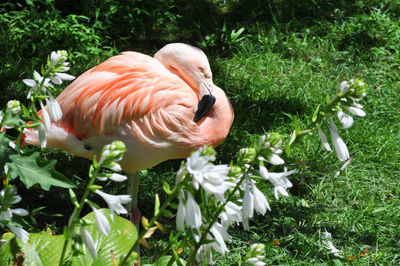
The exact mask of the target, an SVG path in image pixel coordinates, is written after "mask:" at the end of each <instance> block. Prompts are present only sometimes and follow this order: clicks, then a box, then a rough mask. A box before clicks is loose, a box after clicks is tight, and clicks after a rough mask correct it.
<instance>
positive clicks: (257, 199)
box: [253, 184, 271, 215]
mask: <svg viewBox="0 0 400 266" xmlns="http://www.w3.org/2000/svg"><path fill="white" fill-rule="evenodd" d="M253 194H254V209H255V210H256V211H257V212H258V213H259V214H262V215H264V214H265V213H266V211H267V209H268V210H271V208H270V207H269V204H268V201H267V199H266V198H265V196H264V194H263V193H262V192H261V191H260V190H259V189H258V188H257V187H256V186H255V185H254V184H253Z"/></svg>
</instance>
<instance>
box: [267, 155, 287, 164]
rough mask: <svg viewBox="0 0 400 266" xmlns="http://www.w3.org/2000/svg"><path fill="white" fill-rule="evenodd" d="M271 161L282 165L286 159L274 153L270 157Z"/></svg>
mask: <svg viewBox="0 0 400 266" xmlns="http://www.w3.org/2000/svg"><path fill="white" fill-rule="evenodd" d="M269 162H270V163H271V164H273V165H282V164H284V163H285V161H284V160H283V159H282V158H281V157H279V156H278V155H276V154H272V156H271V157H269Z"/></svg>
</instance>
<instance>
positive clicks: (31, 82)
mask: <svg viewBox="0 0 400 266" xmlns="http://www.w3.org/2000/svg"><path fill="white" fill-rule="evenodd" d="M33 76H34V79H24V80H22V81H23V82H24V83H25V84H26V85H28V86H29V87H31V88H30V90H29V92H28V97H27V98H28V99H29V98H30V97H31V95H32V92H33V93H36V91H37V89H38V87H39V84H41V83H42V82H43V87H42V89H43V91H46V87H53V85H52V84H51V83H50V79H49V78H46V79H44V77H42V76H41V75H40V74H39V73H38V72H37V71H36V70H35V71H34V72H33ZM43 79H44V80H43Z"/></svg>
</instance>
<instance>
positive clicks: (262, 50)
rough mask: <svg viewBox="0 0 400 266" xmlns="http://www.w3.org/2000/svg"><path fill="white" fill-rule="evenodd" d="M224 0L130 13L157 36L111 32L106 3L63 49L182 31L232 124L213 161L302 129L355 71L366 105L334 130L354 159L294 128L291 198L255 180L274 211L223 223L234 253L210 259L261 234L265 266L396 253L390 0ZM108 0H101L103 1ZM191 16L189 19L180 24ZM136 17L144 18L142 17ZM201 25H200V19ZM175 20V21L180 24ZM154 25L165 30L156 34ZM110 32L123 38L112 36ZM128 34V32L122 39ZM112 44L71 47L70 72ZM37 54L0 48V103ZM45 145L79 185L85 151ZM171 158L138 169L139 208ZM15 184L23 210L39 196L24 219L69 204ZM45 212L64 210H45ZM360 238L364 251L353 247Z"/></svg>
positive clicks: (396, 121)
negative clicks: (78, 153) (205, 63)
mask: <svg viewBox="0 0 400 266" xmlns="http://www.w3.org/2000/svg"><path fill="white" fill-rule="evenodd" d="M170 2H171V3H172V2H174V1H170ZM223 2H224V1H205V2H204V1H197V2H196V1H190V4H191V7H196V5H199V6H202V8H200V9H198V12H199V13H201V14H206V13H204V12H206V11H207V9H206V8H205V7H204V5H206V7H209V9H211V11H210V12H211V14H214V15H216V16H215V21H212V20H210V19H209V18H207V15H206V16H197V15H194V14H195V12H194V11H193V10H192V9H190V10H189V11H187V12H188V15H187V16H183V17H181V18H180V17H179V16H177V17H175V18H168V19H167V18H166V17H168V16H167V15H168V14H167V15H165V16H166V17H163V16H161V18H164V21H161V22H160V21H156V22H155V21H153V22H152V23H153V24H155V25H158V24H157V23H159V24H160V25H161V26H163V25H164V24H165V25H169V26H168V27H169V28H168V27H166V28H157V29H156V30H155V29H152V30H150V29H147V28H146V27H143V29H142V28H141V27H140V26H141V25H139V24H137V28H138V29H142V30H143V31H144V32H141V33H140V34H141V36H142V35H146V33H147V32H146V31H151V32H150V33H149V36H153V37H154V38H155V40H154V42H151V41H149V40H143V39H141V38H142V37H143V36H142V37H140V36H139V37H137V38H136V39H135V37H132V36H130V37H129V38H128V37H127V36H126V35H124V34H127V33H129V30H128V29H127V28H124V26H121V28H119V29H115V30H113V31H111V30H110V29H111V26H112V25H114V26H115V24H113V23H116V22H115V20H116V19H118V18H116V17H115V16H114V15H112V13H107V14H106V16H105V17H106V18H107V20H105V21H100V19H99V20H98V21H97V22H98V24H96V25H97V26H98V29H102V30H101V31H100V30H99V31H89V32H88V37H87V39H84V40H83V41H82V40H80V41H76V40H75V41H74V40H73V38H72V37H68V36H75V35H73V34H72V35H68V34H67V37H65V38H71V40H70V42H69V44H70V46H69V47H68V48H69V49H70V50H72V51H73V50H74V49H75V48H76V49H77V51H79V52H80V53H82V54H83V53H91V51H93V50H90V49H89V48H87V49H86V48H85V49H84V48H82V47H78V46H79V45H81V46H82V45H92V46H93V47H97V48H99V47H101V45H102V44H104V45H106V46H107V47H114V46H116V49H118V50H125V49H132V50H133V49H135V50H139V51H154V49H155V47H158V48H159V47H160V46H161V45H159V44H160V43H165V42H169V41H189V42H190V43H192V44H195V45H198V46H201V47H202V48H203V49H205V51H206V53H207V54H208V55H209V58H210V63H211V67H212V70H213V75H214V82H215V84H217V85H218V86H219V87H221V88H224V89H225V91H226V93H227V95H228V97H229V98H230V99H231V102H232V105H233V108H234V110H235V121H234V124H233V127H232V130H231V132H230V134H229V136H228V138H227V139H226V140H225V142H224V143H223V144H222V145H221V146H220V147H218V149H217V152H218V161H220V162H222V163H229V162H230V161H231V160H232V159H233V158H234V157H235V154H236V152H237V151H238V149H239V148H240V147H244V146H246V145H251V143H252V142H254V141H256V140H257V138H258V136H259V135H260V134H264V133H266V132H272V131H277V132H280V133H281V134H283V135H284V136H285V139H286V141H288V138H289V136H290V133H291V132H292V131H293V129H294V123H295V121H296V122H297V123H299V125H301V126H302V127H304V128H306V126H307V124H309V123H310V115H311V114H312V112H313V110H314V108H315V107H316V105H317V104H319V103H321V102H324V101H325V97H326V95H327V94H328V95H330V96H333V95H334V93H335V91H336V88H337V86H338V84H339V83H340V82H341V81H342V80H348V79H351V78H360V79H363V80H364V81H365V82H366V83H367V84H368V92H367V96H366V98H365V100H364V101H363V102H362V104H363V105H364V109H365V111H366V113H367V116H366V117H365V118H355V123H354V125H353V126H352V127H351V128H350V129H348V130H347V131H346V130H340V131H339V134H340V135H341V136H342V138H343V139H344V141H345V142H346V143H347V145H348V147H349V150H350V153H354V154H355V155H354V159H353V161H352V162H351V164H350V165H349V166H348V167H347V168H345V169H344V170H343V171H341V172H340V174H339V175H337V174H336V173H337V171H338V170H339V169H340V167H341V166H342V163H340V162H339V161H338V160H337V158H336V156H335V154H334V153H327V152H323V151H322V150H321V147H320V143H319V139H318V136H316V135H314V136H309V137H305V138H303V139H302V141H301V142H299V143H298V144H297V146H296V147H295V148H294V149H293V151H292V154H291V155H290V157H285V161H286V162H288V163H289V164H290V165H291V167H293V168H297V169H298V170H297V173H296V174H294V175H292V176H291V180H292V182H293V185H294V186H293V188H291V189H290V190H289V191H290V194H291V197H288V198H281V199H280V200H279V201H276V200H275V198H274V197H273V194H272V191H271V189H270V186H269V185H268V184H265V185H261V187H263V190H264V192H265V193H266V194H267V195H268V199H269V203H270V205H271V208H272V211H271V212H268V213H267V214H266V216H265V217H261V216H257V217H256V218H255V219H254V220H253V221H252V222H251V227H250V230H249V231H248V232H245V231H243V229H242V228H241V227H233V228H231V230H230V233H231V235H232V236H233V241H232V242H231V243H229V244H228V248H229V249H230V251H231V252H230V253H228V254H227V255H226V256H220V255H216V256H215V260H216V263H217V265H231V264H235V262H236V261H237V257H238V255H239V254H240V255H241V256H242V258H243V257H244V256H245V254H246V252H247V248H248V246H249V244H250V243H255V242H260V243H264V244H265V245H266V257H265V262H266V263H267V265H276V264H286V265H314V264H325V265H340V263H342V264H350V265H369V264H371V265H395V264H399V263H400V256H399V255H398V254H399V252H398V250H399V249H400V241H399V239H400V230H399V229H398V227H399V225H400V216H399V213H400V185H399V181H398V180H399V177H400V167H399V163H400V151H399V144H400V97H399V94H400V82H399V77H400V75H399V74H400V73H399V72H400V68H399V66H400V59H399V58H400V56H399V55H400V25H399V23H398V19H397V18H398V16H399V15H400V8H399V7H398V6H399V2H398V1H384V2H383V3H381V1H337V3H334V2H335V1H332V2H330V1H305V4H304V5H300V4H298V3H297V2H296V1H256V0H254V1H250V2H248V1H247V2H246V1H232V2H231V3H230V4H227V5H224V3H223ZM245 2H246V3H247V4H245ZM350 2H352V3H350ZM90 3H92V2H90ZM110 3H113V1H110ZM177 3H178V2H177ZM266 3H268V4H266ZM109 5H111V4H109ZM207 5H208V6H207ZM106 8H108V6H107V5H106V4H104V6H101V7H100V9H101V10H103V9H106ZM143 8H145V7H143ZM85 10H86V11H85ZM87 10H89V8H88V6H86V9H84V8H82V9H79V10H74V11H76V12H78V13H79V12H80V13H79V14H80V15H85V16H88V17H90V16H91V15H93V14H92V13H87V12H88V11H87ZM181 11H182V10H181V9H180V8H179V7H171V8H170V9H168V11H166V13H168V12H169V13H174V12H175V13H174V14H175V15H176V14H178V13H179V12H181ZM256 11H258V13H257V12H256ZM85 12H86V13H85ZM110 12H111V11H110ZM155 12H156V13H157V12H159V10H158V11H157V10H156V11H155ZM202 12H203V13H202ZM62 14H63V15H60V14H59V15H58V16H60V17H58V19H61V18H62V17H63V16H64V15H66V14H67V12H66V11H65V10H64V11H62ZM157 14H158V13H157ZM179 14H180V15H182V14H181V13H179ZM190 16H192V17H190ZM119 19H120V20H123V19H124V18H122V17H121V18H119ZM190 19H192V20H193V21H194V23H193V24H190V25H189V24H188V23H187V21H190ZM145 21H147V20H145V19H143V23H144V22H145ZM106 22H107V23H106ZM117 22H118V21H117ZM119 22H121V21H119ZM80 23H81V24H82V25H79V27H81V28H82V29H84V28H86V27H89V26H90V25H89V24H85V22H83V21H81V22H80ZM101 23H103V24H101ZM136 23H140V21H136ZM163 23H164V24H163ZM224 24H225V25H226V27H225V28H224V27H223V25H224ZM129 25H130V24H129ZM198 25H202V26H203V25H204V28H203V30H201V29H199V27H198ZM100 26H101V27H103V28H101V27H100ZM142 26H143V25H142ZM242 26H243V27H245V31H244V33H243V35H242V36H241V37H242V38H241V39H240V41H238V40H235V39H232V38H230V37H229V36H230V33H231V30H232V29H236V30H237V29H239V28H241V27H242ZM177 28H178V29H179V28H181V32H180V31H179V32H178V31H177ZM3 30H4V28H3ZM59 30H60V29H59ZM159 31H161V32H162V34H160V35H157V33H158V32H159ZM183 33H185V34H186V35H184V34H183ZM74 34H78V33H74ZM94 35H96V36H97V35H99V38H97V37H96V36H94ZM110 36H112V37H113V38H120V39H117V40H115V42H111V41H110V39H112V38H111V37H110ZM156 36H163V37H160V38H156ZM165 36H167V37H165ZM207 36H208V37H209V38H207ZM49 38H51V37H49ZM124 38H125V39H124ZM126 38H128V39H129V40H130V41H132V43H130V44H129V43H128V42H127V41H126V40H127V39H126ZM17 39H18V38H17ZM3 40H4V39H3ZM133 40H135V42H133ZM59 42H60V40H53V39H49V40H48V43H47V46H46V47H49V48H50V49H58V48H64V47H54V45H55V44H57V43H59ZM83 42H84V44H82V43H83ZM149 43H150V44H149ZM74 45H75V46H74ZM141 45H142V46H145V45H147V46H146V47H141ZM25 46H27V47H29V45H25ZM25 46H23V45H20V46H18V47H20V49H21V51H25V50H26V49H28V48H27V47H25ZM223 47H224V48H223ZM24 49H25V50H24ZM96 53H97V54H96ZM109 53H110V50H109V49H104V51H101V49H100V52H99V51H98V50H96V51H95V52H93V54H94V55H93V57H92V58H90V57H89V58H87V59H84V58H82V57H79V56H76V57H75V58H74V60H75V62H76V64H77V65H75V66H73V74H76V75H78V74H79V73H81V72H83V71H84V70H85V69H88V68H89V67H91V66H93V65H95V64H96V63H98V62H99V61H101V60H102V59H104V58H105V57H106V55H109ZM43 54H47V52H46V53H45V52H43ZM39 55H41V53H34V54H33V55H30V56H33V57H34V59H33V60H32V62H35V65H34V64H33V63H25V61H26V60H27V58H25V57H24V55H23V54H19V52H18V50H16V51H13V53H12V54H11V55H6V54H4V57H3V58H2V59H0V63H2V65H3V66H4V67H3V70H1V71H0V74H1V78H2V80H4V84H5V85H3V87H4V89H5V91H6V92H7V94H5V95H6V96H7V97H5V96H2V98H1V102H2V103H5V102H6V101H7V100H8V99H9V98H12V97H13V96H14V97H19V98H20V99H22V98H23V95H24V93H25V91H24V90H26V88H23V86H22V85H21V82H20V80H21V79H22V78H26V77H25V76H21V75H22V74H21V75H20V74H16V73H18V72H17V70H18V71H19V70H22V71H24V72H23V73H30V72H31V71H32V69H33V68H35V67H37V62H40V60H44V59H43V58H40V56H39ZM6 63H7V64H9V65H8V67H7V64H6ZM33 65H34V66H33ZM13 88H17V90H13ZM45 156H50V157H56V158H57V159H58V160H59V163H58V167H57V168H58V170H59V171H60V172H63V173H65V174H66V175H67V176H68V177H70V178H71V179H74V180H75V181H76V183H77V184H78V186H79V187H81V188H83V187H84V186H85V175H86V173H87V170H88V163H87V162H86V161H85V160H83V159H79V158H74V157H71V156H70V155H66V154H64V153H59V152H54V153H48V154H46V155H45ZM71 165H73V167H71ZM178 168H179V161H173V162H166V163H163V164H161V165H159V166H157V167H154V168H153V169H149V170H148V171H147V173H146V174H143V175H142V184H141V194H140V196H139V205H140V207H141V209H142V211H143V214H144V215H145V216H147V217H150V216H151V215H152V210H153V205H152V203H153V201H154V195H155V193H158V194H160V197H161V200H162V199H163V198H164V197H165V195H164V193H163V192H162V182H163V181H164V180H165V181H168V182H170V183H173V182H174V172H175V171H176V170H177V169H178ZM76 176H80V178H76ZM20 187H21V188H20V189H19V191H21V195H22V197H23V199H24V200H26V199H28V200H29V201H27V202H30V203H29V204H28V203H26V202H25V203H23V204H28V207H27V206H24V207H26V208H27V209H29V210H32V209H34V208H36V207H39V206H46V208H45V209H44V210H39V211H37V212H36V214H35V216H34V217H35V220H34V221H33V220H28V221H27V222H28V223H29V224H30V226H31V228H30V229H31V231H40V230H43V229H44V227H45V226H50V227H52V229H53V230H55V231H57V232H61V231H62V226H63V225H64V224H65V222H66V220H67V219H68V214H70V212H71V210H72V206H69V205H68V203H66V206H64V207H63V209H62V210H60V208H59V205H60V202H63V203H64V202H65V199H66V198H67V197H68V195H67V193H66V192H65V191H62V190H57V189H53V190H52V191H50V192H43V191H40V190H38V189H37V188H35V187H33V188H31V189H30V190H26V189H25V190H24V189H23V186H20ZM35 189H36V190H35ZM106 189H107V190H108V191H109V192H113V193H114V192H115V193H117V192H118V193H121V192H124V189H125V185H124V184H121V185H118V186H115V185H114V184H111V183H110V184H107V185H106ZM78 193H79V191H78ZM32 195H34V196H32ZM37 195H38V196H37ZM78 196H79V195H78ZM35 197H37V200H36V201H35V200H34V198H35ZM94 200H96V199H94ZM100 204H102V203H100ZM88 211H89V210H88ZM54 213H59V214H61V216H60V217H51V216H50V214H54ZM162 222H163V224H164V225H165V226H166V228H167V230H172V228H173V226H174V223H175V221H174V219H173V218H164V219H163V220H162ZM325 230H327V231H329V232H330V233H332V237H333V240H332V241H333V243H334V245H335V246H336V247H337V248H339V249H341V250H343V251H344V254H345V258H344V259H338V258H334V257H332V256H330V255H329V254H327V252H326V251H325V250H324V249H323V248H322V243H321V234H322V232H324V231H325ZM166 237H167V236H163V235H161V234H158V233H157V234H156V235H155V238H154V239H153V240H152V244H153V245H154V249H153V250H150V251H149V250H146V249H144V248H143V249H142V254H143V261H144V262H150V261H151V256H152V255H153V252H156V251H157V247H158V246H159V245H161V244H162V240H163V239H166ZM275 240H277V241H279V245H277V243H278V242H276V241H275ZM274 241H275V242H274ZM273 243H275V244H273ZM364 249H368V251H367V253H366V255H365V256H361V255H362V254H363V251H364Z"/></svg>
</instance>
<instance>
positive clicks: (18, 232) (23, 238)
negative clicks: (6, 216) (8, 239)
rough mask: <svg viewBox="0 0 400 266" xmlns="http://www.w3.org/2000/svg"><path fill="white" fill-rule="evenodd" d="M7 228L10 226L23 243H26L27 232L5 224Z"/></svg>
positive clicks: (27, 238)
mask: <svg viewBox="0 0 400 266" xmlns="http://www.w3.org/2000/svg"><path fill="white" fill-rule="evenodd" d="M7 226H8V228H10V230H11V232H13V233H14V235H16V236H17V237H18V238H19V239H20V240H21V241H22V242H23V243H25V244H26V243H28V240H29V233H28V232H27V231H25V230H24V229H22V228H20V227H16V226H13V225H11V224H7Z"/></svg>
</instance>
